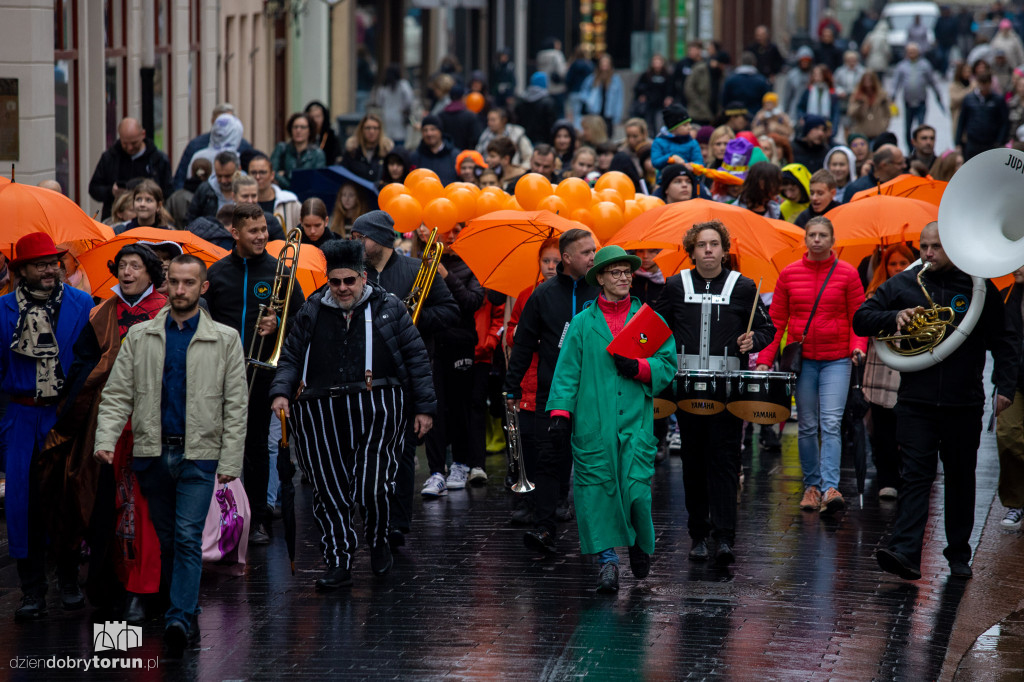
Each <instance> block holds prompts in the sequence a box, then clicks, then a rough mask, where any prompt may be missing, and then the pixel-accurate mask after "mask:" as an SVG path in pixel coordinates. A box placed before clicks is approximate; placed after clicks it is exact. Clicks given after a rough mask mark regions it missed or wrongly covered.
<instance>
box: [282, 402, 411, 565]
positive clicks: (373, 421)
mask: <svg viewBox="0 0 1024 682" xmlns="http://www.w3.org/2000/svg"><path fill="white" fill-rule="evenodd" d="M291 420H292V424H293V429H294V433H296V434H297V435H298V446H299V447H298V454H299V458H298V459H299V466H300V467H301V468H302V470H303V471H304V472H305V473H306V475H307V476H308V477H309V480H310V481H311V482H312V483H313V518H314V519H316V522H317V525H318V526H319V527H320V532H321V537H320V550H321V552H322V553H323V556H324V562H325V563H326V564H327V565H328V566H329V567H332V568H333V567H337V566H341V567H344V568H351V566H352V554H353V553H354V552H355V550H356V548H357V547H358V546H359V536H358V533H357V532H356V529H355V525H354V523H353V518H352V516H353V514H352V512H353V510H354V509H355V508H356V507H358V508H359V512H360V514H361V515H362V517H363V536H364V537H365V539H366V543H367V544H368V545H369V546H370V547H376V546H378V545H379V544H380V543H382V542H387V536H388V530H389V528H390V523H391V501H392V500H393V499H394V490H395V476H396V474H397V471H398V459H399V455H400V454H401V453H402V450H403V449H404V447H405V433H406V427H407V423H406V418H405V401H404V394H403V392H402V389H401V388H399V387H394V386H390V387H384V388H375V389H373V390H372V391H360V392H358V393H352V394H349V395H343V396H338V397H334V398H329V397H328V398H314V399H312V400H298V401H296V402H295V403H293V407H292V417H291Z"/></svg>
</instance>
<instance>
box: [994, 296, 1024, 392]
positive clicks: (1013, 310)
mask: <svg viewBox="0 0 1024 682" xmlns="http://www.w3.org/2000/svg"><path fill="white" fill-rule="evenodd" d="M999 298H1001V299H1002V300H1003V301H1005V302H1006V328H1007V329H1008V330H1009V331H1010V333H1011V334H1014V335H1016V336H1017V337H1018V338H1020V339H1022V341H1024V310H1022V308H1021V305H1022V303H1024V287H1022V286H1020V285H1019V284H1013V285H1010V287H1008V288H1006V289H1003V290H1002V291H1000V292H999ZM1017 360H1018V362H1017V390H1018V391H1021V392H1024V371H1021V369H1022V368H1024V342H1022V344H1021V348H1020V354H1019V355H1018V357H1017Z"/></svg>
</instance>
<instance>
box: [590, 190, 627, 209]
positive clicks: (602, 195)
mask: <svg viewBox="0 0 1024 682" xmlns="http://www.w3.org/2000/svg"><path fill="white" fill-rule="evenodd" d="M594 194H596V195H597V197H598V199H600V201H610V202H611V203H613V204H615V205H616V206H618V207H619V210H620V211H624V210H625V209H626V200H625V199H624V198H623V196H622V195H621V194H619V191H618V190H616V189H601V190H594Z"/></svg>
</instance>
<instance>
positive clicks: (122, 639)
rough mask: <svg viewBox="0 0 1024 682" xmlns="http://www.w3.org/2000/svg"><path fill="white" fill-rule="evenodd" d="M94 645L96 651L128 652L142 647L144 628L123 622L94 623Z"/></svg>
mask: <svg viewBox="0 0 1024 682" xmlns="http://www.w3.org/2000/svg"><path fill="white" fill-rule="evenodd" d="M92 645H93V649H95V650H96V651H112V650H116V651H128V650H129V649H134V648H135V647H139V646H142V628H141V627H139V626H137V625H128V624H127V623H125V622H124V621H123V620H118V621H107V622H106V623H94V624H93V626H92Z"/></svg>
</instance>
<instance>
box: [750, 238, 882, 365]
mask: <svg viewBox="0 0 1024 682" xmlns="http://www.w3.org/2000/svg"><path fill="white" fill-rule="evenodd" d="M835 258H836V257H835V254H833V255H832V257H831V258H829V259H828V260H823V261H813V260H808V258H807V254H804V256H803V258H802V259H800V260H799V261H797V262H795V263H790V264H789V265H787V266H786V267H785V268H783V269H782V272H781V273H779V281H778V284H776V285H775V294H774V296H773V297H772V306H771V310H770V311H769V312H770V314H771V316H772V321H773V322H774V323H775V327H776V329H777V331H776V332H775V340H774V341H772V342H771V343H770V344H768V347H767V348H765V349H764V350H763V351H761V352H760V354H759V355H758V356H757V362H758V364H765V365H768V366H771V364H772V362H774V361H775V354H776V353H777V352H778V350H779V343H780V342H781V341H782V334H783V332H785V331H786V327H787V326H788V327H789V336H788V341H800V340H802V339H801V337H802V336H803V333H804V328H805V327H806V326H807V318H808V316H810V314H811V308H813V307H814V300H815V299H816V298H817V297H818V292H819V291H821V285H822V284H823V283H824V281H825V277H826V275H828V271H829V269H830V268H831V267H832V263H833V261H834V260H835ZM863 302H864V287H863V286H862V285H861V283H860V277H859V276H858V275H857V271H856V270H855V269H854V268H853V266H852V265H850V264H849V263H845V262H843V261H839V262H838V263H836V269H835V272H833V273H832V277H831V278H830V279H829V281H828V286H826V287H825V293H823V294H822V295H821V302H820V303H818V309H817V311H815V313H814V319H813V320H812V321H811V329H810V331H809V332H808V333H807V338H806V340H804V349H803V356H804V357H805V358H807V359H808V360H825V361H828V360H839V359H840V358H848V357H850V355H851V354H852V353H853V351H854V350H855V349H859V350H861V351H864V350H866V349H867V343H868V340H867V339H866V338H865V337H863V336H857V335H856V334H854V333H853V326H852V324H851V320H853V314H854V313H855V312H857V308H859V307H860V304H861V303H863Z"/></svg>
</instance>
